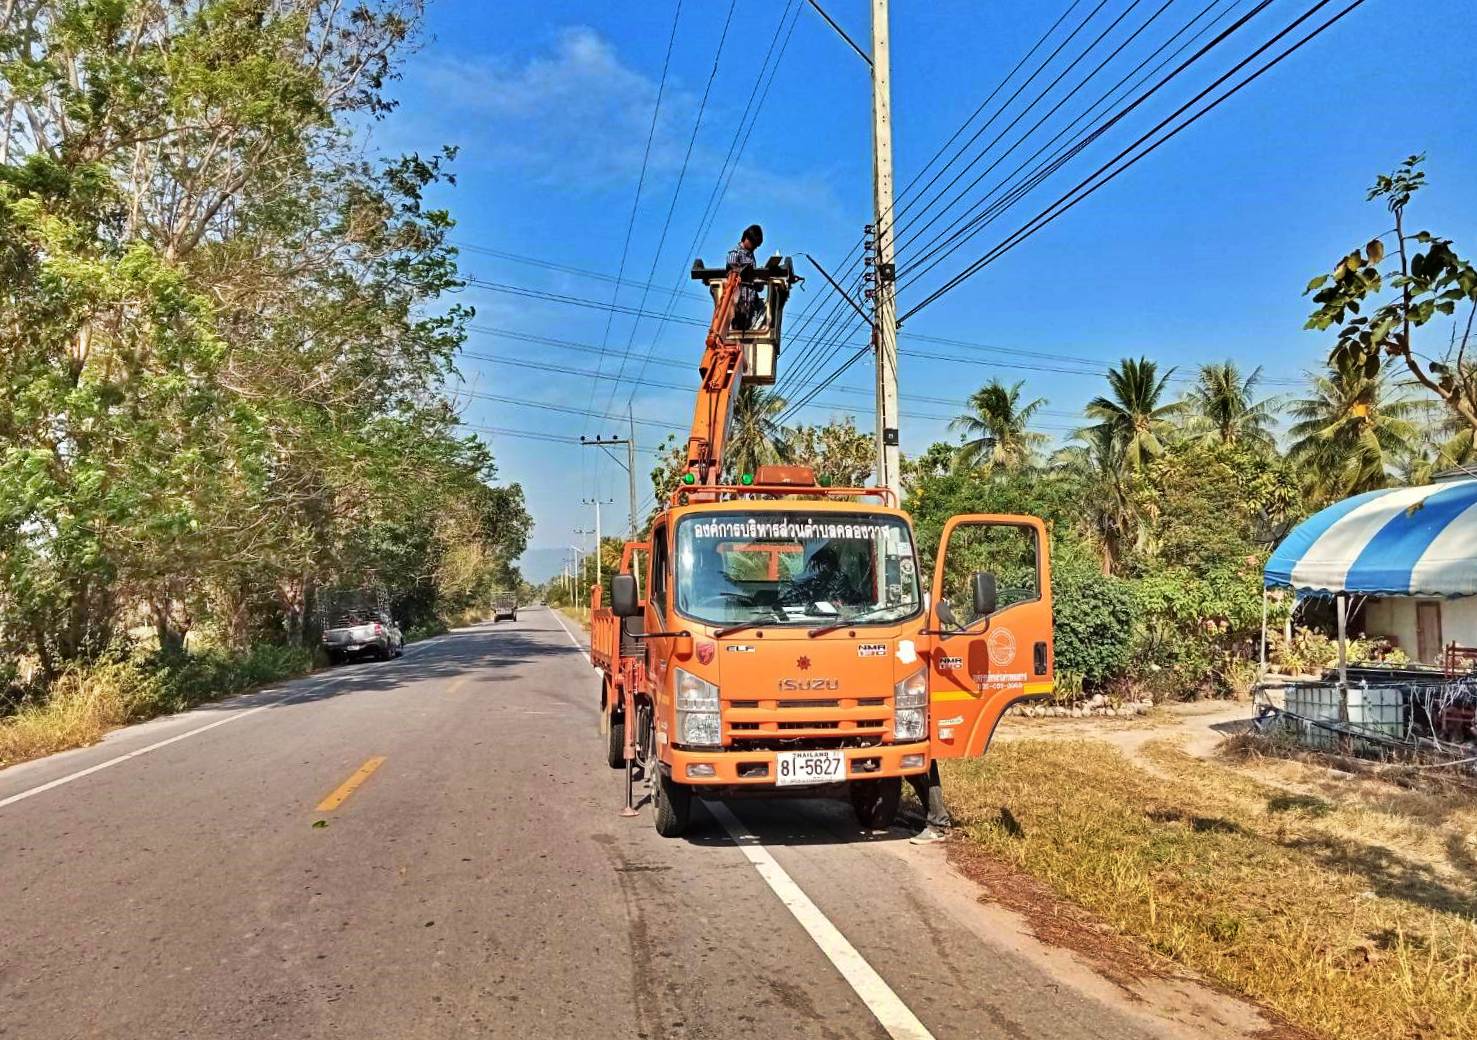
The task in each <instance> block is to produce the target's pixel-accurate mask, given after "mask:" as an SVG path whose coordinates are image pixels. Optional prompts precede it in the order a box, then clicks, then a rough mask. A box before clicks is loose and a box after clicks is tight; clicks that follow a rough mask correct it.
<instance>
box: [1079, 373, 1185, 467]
mask: <svg viewBox="0 0 1477 1040" xmlns="http://www.w3.org/2000/svg"><path fill="white" fill-rule="evenodd" d="M1173 374H1174V369H1172V368H1171V369H1169V370H1168V371H1166V372H1165V373H1164V374H1163V375H1160V374H1159V366H1158V365H1157V364H1155V363H1154V362H1153V361H1150V360H1149V359H1148V358H1138V359H1137V360H1135V359H1134V358H1124V359H1123V360H1122V361H1121V362H1119V363H1118V364H1117V365H1116V366H1114V367H1113V368H1110V369H1108V387H1109V389H1110V391H1111V396H1109V397H1101V396H1100V397H1094V398H1093V399H1092V400H1091V401H1089V402H1088V404H1087V409H1086V411H1087V415H1088V417H1089V418H1093V419H1097V420H1098V426H1099V427H1101V429H1102V430H1103V432H1104V433H1105V434H1106V435H1107V436H1109V437H1111V438H1112V439H1113V441H1114V442H1115V443H1116V444H1117V445H1118V446H1119V447H1120V448H1121V449H1122V451H1123V459H1124V462H1125V463H1126V464H1127V465H1128V466H1129V467H1130V468H1131V469H1138V468H1139V467H1141V466H1143V465H1144V463H1145V462H1147V461H1148V460H1149V459H1151V458H1157V457H1158V456H1159V455H1161V454H1163V452H1164V445H1165V442H1166V441H1167V440H1168V438H1169V435H1170V432H1171V430H1172V423H1173V420H1174V418H1175V417H1176V416H1178V415H1180V414H1181V413H1182V412H1183V411H1184V410H1185V405H1184V403H1183V402H1181V401H1172V402H1170V403H1168V404H1162V403H1161V402H1162V401H1163V399H1164V388H1165V386H1166V385H1167V384H1168V383H1169V377H1170V376H1172V375H1173Z"/></svg>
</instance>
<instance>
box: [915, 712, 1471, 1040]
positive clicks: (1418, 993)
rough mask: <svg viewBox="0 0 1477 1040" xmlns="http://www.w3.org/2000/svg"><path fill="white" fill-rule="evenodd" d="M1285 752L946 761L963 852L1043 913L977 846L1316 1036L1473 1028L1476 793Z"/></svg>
mask: <svg viewBox="0 0 1477 1040" xmlns="http://www.w3.org/2000/svg"><path fill="white" fill-rule="evenodd" d="M1280 768H1281V769H1282V770H1284V772H1283V774H1282V775H1281V776H1280V777H1279V776H1275V775H1270V774H1258V773H1257V772H1255V771H1253V770H1249V769H1247V768H1245V767H1243V766H1240V765H1237V764H1233V763H1229V762H1226V763H1222V762H1206V761H1201V760H1198V759H1195V758H1192V757H1190V756H1189V755H1187V754H1185V753H1184V752H1183V751H1181V750H1180V749H1179V748H1178V747H1177V746H1176V745H1174V744H1172V743H1168V742H1160V743H1152V744H1149V745H1148V746H1147V747H1146V748H1145V749H1144V754H1143V756H1142V757H1140V758H1139V759H1138V760H1131V759H1129V758H1128V757H1126V756H1125V755H1124V754H1123V753H1122V752H1120V751H1118V750H1116V749H1114V748H1113V747H1110V746H1109V745H1108V744H1106V743H1104V742H1101V741H1096V740H1090V739H1086V740H1084V739H1074V740H1041V739H1020V740H1010V741H1005V742H1001V743H998V744H997V745H996V746H995V747H994V748H992V750H991V752H990V754H989V755H987V756H985V757H984V758H982V759H977V760H967V761H960V762H952V763H949V764H948V768H947V770H946V774H947V775H946V777H945V783H946V785H947V787H948V790H949V792H950V803H951V806H952V807H953V808H954V810H955V812H956V815H957V816H958V817H959V819H960V822H961V823H962V825H963V826H962V832H963V837H964V839H965V842H964V843H963V844H962V845H960V846H957V847H956V848H955V852H956V859H958V861H959V863H960V864H961V866H962V868H963V869H965V870H966V871H967V872H970V873H973V874H975V875H976V876H979V877H981V880H982V881H984V883H985V884H986V886H987V887H988V888H989V890H990V895H991V897H992V898H995V899H999V900H1001V901H1003V902H1005V903H1006V904H1007V905H1011V904H1012V902H1015V903H1016V906H1017V908H1018V909H1021V910H1022V911H1023V912H1025V913H1026V914H1027V916H1028V917H1030V916H1032V914H1033V913H1035V912H1037V911H1036V910H1033V907H1032V904H1031V903H1030V902H1029V901H1028V900H1013V895H1012V892H1013V890H1012V888H1011V886H1010V885H1008V884H991V880H990V875H989V871H988V869H986V870H983V871H982V870H981V869H979V866H978V863H975V865H974V866H971V863H972V862H974V861H973V859H972V854H973V853H974V852H975V851H979V852H983V853H986V854H987V855H988V857H990V860H992V861H995V862H1003V863H1004V864H1006V865H1007V866H1008V867H1010V868H1014V869H1016V870H1019V871H1023V872H1025V873H1027V874H1029V875H1032V876H1034V877H1036V878H1038V879H1040V880H1041V881H1042V882H1044V883H1045V884H1046V885H1047V886H1048V887H1049V888H1050V890H1051V891H1052V892H1054V893H1055V894H1056V895H1057V896H1059V897H1062V898H1065V899H1067V900H1069V901H1070V902H1071V903H1072V904H1075V905H1077V906H1079V907H1082V908H1085V909H1086V910H1087V911H1089V912H1090V913H1091V914H1093V915H1095V916H1096V917H1098V918H1100V919H1102V920H1105V921H1107V922H1108V923H1110V924H1111V925H1112V926H1114V927H1115V928H1117V929H1119V930H1121V931H1122V932H1124V933H1126V934H1127V935H1130V936H1133V937H1135V938H1136V939H1138V940H1140V941H1142V942H1143V943H1144V944H1146V946H1147V947H1148V948H1149V949H1151V950H1152V951H1154V952H1155V953H1157V954H1159V955H1162V956H1163V957H1164V958H1167V960H1168V961H1171V962H1173V963H1175V964H1179V965H1183V966H1185V967H1188V968H1191V969H1193V970H1195V971H1196V972H1199V973H1201V974H1204V975H1205V976H1207V977H1209V978H1211V979H1213V980H1215V981H1217V982H1220V983H1222V984H1224V985H1226V986H1227V987H1229V988H1231V989H1233V990H1235V991H1236V992H1240V993H1244V994H1246V995H1248V996H1250V997H1252V998H1254V999H1256V1000H1257V1001H1259V1002H1261V1003H1263V1004H1265V1005H1266V1006H1268V1007H1270V1008H1272V1009H1274V1010H1275V1011H1277V1012H1278V1013H1280V1014H1281V1015H1283V1016H1284V1017H1285V1018H1287V1019H1288V1020H1289V1021H1290V1022H1293V1023H1295V1024H1297V1025H1299V1026H1302V1027H1304V1028H1306V1029H1307V1030H1308V1031H1309V1032H1311V1033H1312V1034H1314V1035H1317V1036H1323V1037H1331V1038H1338V1040H1376V1038H1380V1040H1383V1038H1386V1037H1391V1036H1400V1037H1412V1038H1415V1037H1419V1038H1431V1040H1435V1038H1438V1037H1439V1038H1443V1040H1457V1038H1462V1037H1474V1036H1477V895H1474V891H1473V884H1474V881H1477V870H1474V866H1477V799H1474V798H1473V797H1472V795H1471V794H1470V793H1467V794H1465V795H1463V794H1461V793H1460V792H1442V793H1441V794H1440V795H1439V796H1433V795H1431V794H1429V793H1427V794H1422V793H1417V792H1402V791H1400V790H1398V789H1394V788H1388V787H1386V785H1382V784H1368V785H1361V784H1353V783H1347V782H1343V781H1332V782H1328V781H1327V779H1326V778H1327V770H1316V771H1314V770H1307V771H1305V775H1303V776H1300V777H1299V778H1298V779H1299V780H1300V781H1301V783H1289V782H1288V779H1289V777H1288V775H1287V773H1286V772H1285V771H1286V770H1288V769H1291V768H1293V767H1291V766H1289V765H1287V764H1286V763H1282V764H1281V765H1280ZM1315 776H1321V777H1323V778H1324V780H1325V782H1324V783H1321V784H1320V783H1317V782H1316V781H1314V780H1312V779H1310V778H1312V777H1315ZM1037 923H1038V925H1040V924H1042V922H1040V921H1038V922H1037Z"/></svg>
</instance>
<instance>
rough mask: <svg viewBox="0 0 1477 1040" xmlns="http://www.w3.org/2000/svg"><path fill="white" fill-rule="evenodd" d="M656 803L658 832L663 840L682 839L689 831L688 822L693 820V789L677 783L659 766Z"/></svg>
mask: <svg viewBox="0 0 1477 1040" xmlns="http://www.w3.org/2000/svg"><path fill="white" fill-rule="evenodd" d="M654 801H655V802H656V832H657V833H658V834H660V835H661V836H662V837H663V838H680V837H682V835H683V834H684V833H686V831H687V821H688V820H689V819H691V818H692V788H690V787H688V786H687V785H686V784H679V783H677V781H675V780H673V779H672V777H671V775H670V774H668V773H667V772H666V771H665V770H663V769H662V768H661V767H660V766H658V767H657V773H656V795H655V798H654Z"/></svg>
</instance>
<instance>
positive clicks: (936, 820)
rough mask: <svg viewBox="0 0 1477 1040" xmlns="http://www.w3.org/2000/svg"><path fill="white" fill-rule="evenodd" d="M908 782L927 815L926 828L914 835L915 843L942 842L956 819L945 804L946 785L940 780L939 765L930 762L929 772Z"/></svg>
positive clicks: (910, 778)
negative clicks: (945, 833)
mask: <svg viewBox="0 0 1477 1040" xmlns="http://www.w3.org/2000/svg"><path fill="white" fill-rule="evenodd" d="M908 782H909V783H910V784H912V785H913V792H914V794H916V795H917V796H918V801H919V802H921V803H922V804H923V811H924V813H925V814H926V815H925V826H924V828H923V830H921V831H919V832H918V833H917V834H916V835H914V837H913V841H914V842H915V843H916V844H920V845H922V844H927V843H928V842H933V841H942V840H943V838H944V832H945V831H947V830H948V829H949V828H950V827H952V826H954V818H953V817H952V816H950V815H949V807H948V806H947V805H945V804H944V785H943V781H942V780H941V779H940V778H939V767H938V763H937V762H930V763H929V766H928V772H926V773H919V774H917V775H916V776H910V777H908Z"/></svg>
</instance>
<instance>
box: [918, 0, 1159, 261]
mask: <svg viewBox="0 0 1477 1040" xmlns="http://www.w3.org/2000/svg"><path fill="white" fill-rule="evenodd" d="M1138 3H1139V0H1134V3H1132V4H1130V5H1129V6H1128V7H1127V8H1126V9H1125V10H1124V11H1123V13H1122V14H1120V15H1119V16H1118V17H1117V18H1116V19H1114V20H1113V21H1112V22H1110V23H1109V24H1108V27H1107V28H1106V29H1104V30H1103V31H1102V32H1101V33H1099V34H1098V36H1097V38H1096V39H1094V40H1093V41H1092V43H1090V44H1088V45H1087V46H1086V47H1085V48H1083V50H1082V53H1081V54H1079V55H1078V56H1077V57H1076V58H1074V59H1073V60H1072V62H1071V64H1069V65H1068V66H1067V67H1066V68H1065V69H1063V70H1062V71H1061V72H1060V73H1059V74H1058V75H1057V77H1056V79H1054V80H1052V81H1051V82H1050V83H1049V84H1047V85H1046V86H1045V87H1044V88H1043V89H1042V90H1041V92H1040V93H1039V94H1037V95H1036V97H1035V98H1034V99H1033V100H1032V101H1031V103H1030V104H1029V105H1027V106H1026V108H1025V109H1023V110H1022V111H1021V112H1020V114H1019V115H1017V116H1016V117H1015V119H1013V120H1011V122H1010V124H1009V125H1007V126H1006V127H1005V128H1004V129H1003V130H1001V131H1000V133H998V134H997V135H995V138H994V140H992V141H991V142H990V143H989V144H988V145H986V146H985V147H984V148H982V149H981V150H980V152H979V154H978V155H977V156H976V157H975V158H974V159H972V160H971V161H970V162H969V163H968V164H967V165H966V166H965V167H964V168H963V169H962V170H960V171H959V173H958V174H957V175H956V176H955V178H954V179H953V180H952V181H950V182H949V184H948V185H947V186H945V188H944V189H943V191H941V192H940V193H939V197H940V198H942V196H943V194H944V192H947V191H948V190H949V189H950V188H952V187H953V186H954V185H955V184H957V183H958V182H959V180H960V179H961V178H963V177H964V175H965V174H966V173H968V172H969V171H970V170H971V169H973V168H974V167H975V166H976V165H977V164H978V163H979V162H981V161H983V160H984V158H985V156H987V155H988V154H989V153H990V150H991V149H992V148H994V147H995V145H997V144H999V143H1000V141H1001V139H1003V138H1004V137H1005V135H1006V134H1008V133H1009V132H1010V131H1011V130H1012V129H1014V127H1015V126H1016V124H1018V123H1019V122H1020V121H1021V120H1022V119H1024V118H1025V117H1026V115H1027V113H1029V112H1030V111H1031V110H1032V109H1033V108H1035V107H1036V105H1037V104H1038V103H1040V102H1041V101H1042V100H1043V99H1044V98H1045V97H1046V96H1047V95H1048V94H1049V93H1050V92H1051V91H1052V90H1054V89H1055V88H1056V86H1057V84H1058V83H1060V82H1061V81H1062V80H1063V79H1064V78H1066V76H1067V74H1068V73H1069V72H1071V71H1072V70H1073V69H1074V68H1076V67H1077V64H1078V63H1079V62H1081V61H1082V60H1083V59H1084V58H1086V57H1087V56H1088V54H1089V53H1091V52H1092V50H1093V49H1094V48H1096V47H1097V45H1098V44H1099V43H1101V42H1102V41H1103V40H1104V39H1105V38H1106V37H1107V36H1108V34H1109V33H1111V32H1112V31H1113V30H1114V29H1116V28H1117V27H1118V25H1119V24H1121V23H1122V21H1123V20H1124V19H1125V18H1127V17H1128V15H1129V14H1130V13H1132V11H1133V9H1134V8H1135V7H1137V6H1138ZM1173 3H1174V0H1165V2H1164V3H1163V4H1162V5H1161V6H1160V7H1159V8H1158V10H1156V11H1155V12H1154V13H1153V14H1151V15H1150V16H1149V17H1148V19H1147V20H1145V21H1144V23H1143V24H1142V25H1140V26H1139V27H1138V28H1137V29H1135V30H1134V31H1133V32H1132V33H1131V34H1129V36H1128V37H1127V38H1126V39H1125V40H1123V41H1122V42H1121V43H1119V44H1118V45H1117V46H1115V47H1114V48H1113V49H1112V50H1111V51H1110V53H1109V54H1108V56H1107V57H1105V58H1104V59H1103V60H1102V61H1101V62H1099V63H1098V65H1097V67H1096V68H1094V69H1093V70H1092V71H1091V72H1089V73H1088V74H1087V75H1086V76H1084V77H1083V78H1082V79H1081V80H1080V81H1079V82H1078V83H1077V85H1076V86H1074V87H1072V89H1070V90H1068V91H1067V92H1066V93H1065V94H1063V95H1062V97H1061V98H1060V99H1059V100H1058V101H1057V102H1056V104H1054V105H1053V106H1052V107H1051V108H1049V109H1048V110H1047V111H1046V113H1045V114H1044V115H1043V116H1041V118H1040V119H1038V120H1037V121H1036V122H1035V123H1034V124H1033V125H1032V126H1031V128H1030V129H1029V130H1027V131H1026V132H1025V133H1023V134H1022V135H1021V136H1020V137H1019V138H1017V139H1016V141H1015V143H1013V144H1012V145H1010V147H1008V148H1006V149H1005V151H1003V152H1001V153H1000V155H999V156H997V157H996V159H995V161H994V162H992V163H990V165H988V166H986V167H985V168H984V169H983V170H981V171H980V173H979V175H978V176H976V177H975V178H974V180H972V181H970V182H969V184H967V185H966V186H965V187H964V188H962V189H961V190H960V191H959V192H958V194H956V195H955V196H954V197H953V198H952V199H950V200H949V201H948V202H946V203H945V204H944V205H943V208H941V209H939V210H938V212H937V213H935V214H934V215H933V216H932V217H931V218H929V220H928V222H927V223H925V224H924V225H923V226H922V227H921V228H919V229H918V230H917V231H913V232H912V233H911V234H910V235H909V237H908V238H907V240H906V241H904V242H900V243H899V244H898V252H899V253H902V252H905V251H906V250H907V249H908V248H910V247H911V246H912V244H913V243H914V242H916V241H917V240H918V238H919V237H920V236H921V235H922V234H923V233H924V232H925V231H927V230H928V229H929V228H931V227H933V226H934V225H935V224H936V223H938V221H939V220H941V219H943V217H944V215H945V214H947V213H948V212H949V211H950V210H952V209H953V208H954V207H955V206H956V205H957V204H958V203H959V202H960V200H962V199H964V198H965V197H967V196H968V194H969V193H970V192H971V191H972V190H973V189H974V188H975V187H976V186H977V185H978V184H979V183H980V181H982V180H984V179H985V178H986V177H988V176H989V175H990V173H991V172H992V171H993V170H994V169H995V168H996V167H998V166H999V165H1000V164H1001V163H1003V162H1004V161H1005V160H1006V159H1007V158H1008V157H1009V156H1010V154H1011V153H1012V152H1014V151H1015V150H1016V149H1017V148H1019V147H1021V146H1022V145H1023V144H1025V143H1026V142H1027V141H1029V140H1030V139H1031V135H1032V134H1034V133H1035V132H1036V131H1037V130H1039V129H1040V128H1041V127H1042V126H1043V125H1044V124H1045V123H1046V121H1047V120H1049V119H1050V118H1051V117H1052V116H1054V115H1056V113H1057V112H1059V111H1061V109H1062V107H1063V106H1065V105H1066V104H1067V103H1068V102H1069V101H1071V100H1072V99H1073V98H1075V97H1076V96H1077V95H1078V94H1079V93H1080V92H1081V91H1082V90H1083V89H1085V88H1086V86H1087V84H1088V83H1090V82H1092V80H1093V79H1094V78H1096V77H1097V75H1098V73H1100V72H1102V71H1103V69H1104V68H1106V67H1107V66H1108V65H1109V64H1110V63H1111V62H1112V61H1113V60H1114V59H1115V58H1117V57H1118V56H1119V55H1120V54H1122V53H1123V51H1124V50H1125V49H1127V47H1128V46H1129V45H1130V44H1131V43H1133V41H1134V40H1136V39H1138V37H1139V36H1140V35H1141V34H1142V33H1143V32H1145V31H1146V30H1147V29H1148V28H1149V27H1150V26H1151V25H1153V24H1154V22H1156V21H1157V20H1158V19H1159V16H1160V15H1162V14H1163V13H1164V12H1165V11H1167V10H1168V9H1169V7H1170V5H1171V4H1173ZM911 227H912V225H909V230H911Z"/></svg>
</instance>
